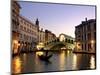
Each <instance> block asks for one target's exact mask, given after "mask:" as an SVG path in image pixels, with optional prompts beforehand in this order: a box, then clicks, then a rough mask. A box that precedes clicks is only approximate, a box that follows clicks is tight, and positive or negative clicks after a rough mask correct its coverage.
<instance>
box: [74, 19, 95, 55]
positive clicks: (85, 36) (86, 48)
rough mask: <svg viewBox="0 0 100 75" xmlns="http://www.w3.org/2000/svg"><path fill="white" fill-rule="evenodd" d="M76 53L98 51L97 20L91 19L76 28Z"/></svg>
mask: <svg viewBox="0 0 100 75" xmlns="http://www.w3.org/2000/svg"><path fill="white" fill-rule="evenodd" d="M75 41H76V47H75V48H76V49H75V51H79V52H80V51H81V52H92V53H95V51H96V20H95V19H90V20H87V18H86V20H85V21H82V23H81V24H80V25H78V26H76V27H75Z"/></svg>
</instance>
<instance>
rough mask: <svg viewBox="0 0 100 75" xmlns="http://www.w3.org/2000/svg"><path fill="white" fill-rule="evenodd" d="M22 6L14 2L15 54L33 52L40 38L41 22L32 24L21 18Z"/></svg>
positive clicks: (13, 37) (12, 9)
mask: <svg viewBox="0 0 100 75" xmlns="http://www.w3.org/2000/svg"><path fill="white" fill-rule="evenodd" d="M20 9H21V7H20V5H19V4H18V3H17V2H16V1H12V8H11V11H12V15H11V17H12V25H11V27H12V43H11V44H12V50H13V52H12V53H13V54H16V53H20V52H21V51H23V50H24V51H28V50H32V49H33V48H34V47H35V46H36V44H37V43H38V38H39V35H38V33H39V21H38V19H37V20H36V23H35V24H34V23H32V22H31V21H29V20H28V19H26V18H25V17H23V16H21V15H20V14H19V13H20Z"/></svg>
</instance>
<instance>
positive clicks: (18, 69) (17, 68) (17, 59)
mask: <svg viewBox="0 0 100 75" xmlns="http://www.w3.org/2000/svg"><path fill="white" fill-rule="evenodd" d="M21 64H22V63H21V60H20V57H15V58H14V59H13V63H12V71H13V72H14V73H20V72H21Z"/></svg>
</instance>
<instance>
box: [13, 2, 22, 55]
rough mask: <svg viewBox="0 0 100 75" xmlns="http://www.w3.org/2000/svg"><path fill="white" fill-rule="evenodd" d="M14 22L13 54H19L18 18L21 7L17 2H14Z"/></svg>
mask: <svg viewBox="0 0 100 75" xmlns="http://www.w3.org/2000/svg"><path fill="white" fill-rule="evenodd" d="M11 4H12V8H11V11H12V15H11V17H12V22H11V27H12V42H11V44H12V51H13V53H17V52H18V51H17V49H18V47H19V44H18V40H19V39H18V36H19V20H18V16H19V12H20V8H21V7H20V5H19V4H18V3H17V2H16V1H12V3H11Z"/></svg>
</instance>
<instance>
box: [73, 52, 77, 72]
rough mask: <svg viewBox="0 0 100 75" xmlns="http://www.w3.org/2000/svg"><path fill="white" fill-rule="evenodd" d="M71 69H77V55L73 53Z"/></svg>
mask: <svg viewBox="0 0 100 75" xmlns="http://www.w3.org/2000/svg"><path fill="white" fill-rule="evenodd" d="M72 68H73V70H75V69H77V55H76V54H73V64H72Z"/></svg>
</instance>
